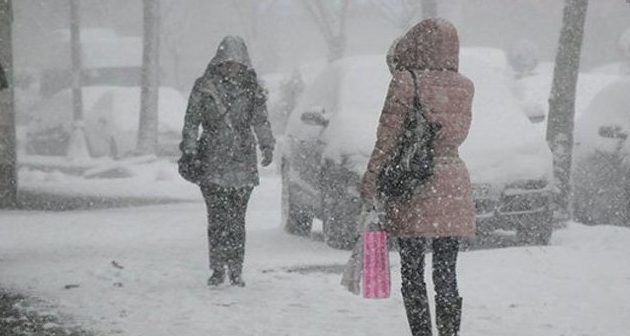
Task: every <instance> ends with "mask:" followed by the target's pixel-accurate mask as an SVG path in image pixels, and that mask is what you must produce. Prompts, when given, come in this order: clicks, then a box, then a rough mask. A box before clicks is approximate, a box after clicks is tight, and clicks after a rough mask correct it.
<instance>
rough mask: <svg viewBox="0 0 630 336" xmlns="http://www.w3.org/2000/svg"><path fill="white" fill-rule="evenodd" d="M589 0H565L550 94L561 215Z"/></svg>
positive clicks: (550, 138)
mask: <svg viewBox="0 0 630 336" xmlns="http://www.w3.org/2000/svg"><path fill="white" fill-rule="evenodd" d="M587 7H588V0H565V7H564V17H563V19H562V30H561V31H560V41H559V45H558V53H557V54H556V61H555V67H554V73H553V84H552V87H551V95H550V97H549V118H548V123H547V142H548V144H549V147H550V148H551V151H552V153H553V168H554V177H555V180H556V185H557V187H558V190H559V194H558V195H557V197H556V202H555V203H556V205H557V207H558V210H559V211H560V212H561V213H560V215H562V216H563V217H568V216H569V215H570V202H569V198H570V194H571V190H570V183H569V182H570V175H571V153H572V150H573V119H574V115H575V90H576V87H577V80H578V72H579V69H580V50H581V47H582V37H583V35H584V24H585V21H586V11H587Z"/></svg>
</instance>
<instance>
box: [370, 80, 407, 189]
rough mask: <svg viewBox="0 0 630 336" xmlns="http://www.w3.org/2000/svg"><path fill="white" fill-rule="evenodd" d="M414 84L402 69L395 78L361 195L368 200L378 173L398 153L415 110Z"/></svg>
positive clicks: (386, 101) (374, 187)
mask: <svg viewBox="0 0 630 336" xmlns="http://www.w3.org/2000/svg"><path fill="white" fill-rule="evenodd" d="M413 94H414V85H413V78H412V77H411V73H409V72H406V71H405V72H398V73H396V74H395V75H394V78H392V81H391V82H390V85H389V90H388V92H387V97H386V99H385V104H384V106H383V110H382V112H381V117H380V119H379V125H378V130H377V133H376V144H375V145H374V149H373V150H372V155H371V156H370V160H369V162H368V166H367V171H366V172H365V174H364V175H363V181H362V188H361V195H362V196H363V197H364V198H365V199H373V198H374V197H375V196H376V183H377V180H378V176H379V175H380V173H381V171H382V170H383V168H384V167H385V164H386V163H387V161H388V160H389V158H390V157H391V156H392V155H393V154H394V151H395V150H396V149H397V147H398V146H399V143H400V138H401V135H402V134H403V132H404V128H405V120H406V118H407V114H408V113H410V111H412V109H413Z"/></svg>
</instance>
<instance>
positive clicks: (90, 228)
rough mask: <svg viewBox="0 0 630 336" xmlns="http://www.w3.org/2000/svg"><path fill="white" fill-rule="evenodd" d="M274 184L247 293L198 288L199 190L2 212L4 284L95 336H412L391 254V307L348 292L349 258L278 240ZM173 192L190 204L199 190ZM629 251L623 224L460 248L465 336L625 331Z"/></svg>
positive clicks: (252, 227) (257, 201) (264, 205)
mask: <svg viewBox="0 0 630 336" xmlns="http://www.w3.org/2000/svg"><path fill="white" fill-rule="evenodd" d="M280 187H281V186H280V179H279V178H278V177H277V176H275V175H267V176H264V177H263V179H262V185H261V186H260V187H259V188H258V189H256V190H255V192H254V194H253V196H252V200H251V203H250V210H249V212H248V214H247V221H248V224H247V228H248V233H247V234H248V236H247V255H246V265H245V272H244V278H245V280H246V282H247V287H246V288H232V287H229V286H225V287H221V288H218V289H209V288H208V287H207V286H206V284H205V281H206V278H207V277H208V275H209V271H208V269H207V255H206V253H207V252H206V251H207V242H206V236H205V234H206V233H205V208H204V205H203V203H202V202H201V198H200V196H199V198H198V199H197V201H195V202H189V203H180V204H168V205H157V206H147V207H135V208H118V209H108V210H95V211H76V212H63V213H61V212H57V213H44V212H25V211H15V212H7V211H4V212H0V284H2V285H3V286H8V287H9V288H11V289H14V290H17V291H20V292H24V293H28V294H31V295H34V296H36V297H40V298H43V299H45V300H47V301H48V303H49V304H51V305H53V306H54V308H55V309H57V310H59V311H61V312H62V313H64V314H69V315H71V316H73V317H74V320H75V321H76V322H79V323H81V324H82V325H84V326H85V327H87V328H89V329H93V330H95V331H97V332H98V333H100V334H102V335H125V336H138V335H151V336H162V335H164V336H170V335H181V336H187V335H191V336H193V335H195V336H196V335H230V336H241V335H265V336H267V335H273V336H275V335H301V336H311V335H313V336H315V335H317V336H321V335H327V336H328V335H343V336H353V335H357V336H359V335H361V336H363V335H409V331H408V328H407V325H406V319H405V315H404V310H403V305H402V299H401V295H400V292H399V290H398V288H399V287H400V280H399V279H400V276H399V270H398V267H399V263H398V256H397V254H396V253H392V254H391V260H392V278H393V285H392V287H393V290H392V293H393V295H392V298H391V299H388V300H374V301H370V300H364V299H362V298H361V297H357V296H353V295H352V294H350V293H348V292H346V291H344V290H343V288H342V287H341V286H340V285H339V280H340V274H339V270H340V265H343V264H344V263H345V262H346V260H347V258H348V252H347V251H336V250H332V249H330V248H328V247H326V246H325V244H323V243H321V242H315V241H311V240H308V239H303V238H297V237H293V236H289V235H287V234H285V233H284V232H283V231H282V229H281V228H280V227H279V223H280ZM33 188H34V185H33ZM110 188H111V185H110ZM148 188H154V189H155V188H157V186H155V185H153V186H149V187H148ZM163 188H166V185H164V186H163ZM181 188H182V190H183V189H185V190H187V191H186V192H185V193H184V194H185V195H186V196H185V197H184V198H186V199H191V200H194V199H195V197H194V195H195V192H196V191H194V190H190V188H188V186H182V187H181ZM163 192H164V194H168V193H169V190H168V189H167V190H163ZM177 192H179V191H177V188H174V189H172V190H171V191H170V193H171V195H172V194H173V193H177ZM628 255H630V230H628V229H626V228H618V227H610V226H597V227H587V226H583V225H580V224H576V223H569V224H568V225H567V227H566V228H564V229H561V230H558V231H556V232H555V235H554V237H553V239H552V245H551V246H548V247H514V248H506V249H495V250H478V251H467V252H463V253H462V254H461V255H460V261H459V273H460V274H459V275H460V287H461V288H460V290H461V293H462V296H463V297H464V316H463V326H462V335H468V336H489V335H497V336H505V335H513V336H517V335H522V336H531V335H536V336H560V335H567V336H569V335H571V336H573V335H580V336H587V335H588V336H601V335H616V336H621V335H628V334H630V321H629V320H628V316H630V264H629V263H628V262H627V258H628ZM427 260H430V259H427ZM427 280H428V282H429V283H430V282H431V281H430V277H427ZM48 308H49V307H48Z"/></svg>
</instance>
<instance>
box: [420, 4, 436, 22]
mask: <svg viewBox="0 0 630 336" xmlns="http://www.w3.org/2000/svg"><path fill="white" fill-rule="evenodd" d="M437 15H438V8H437V0H422V18H423V19H428V18H432V17H437Z"/></svg>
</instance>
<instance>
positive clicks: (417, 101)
mask: <svg viewBox="0 0 630 336" xmlns="http://www.w3.org/2000/svg"><path fill="white" fill-rule="evenodd" d="M409 72H410V73H411V77H412V78H413V88H414V90H413V105H414V107H415V108H417V109H419V110H420V113H422V114H424V109H423V108H422V104H421V103H420V90H419V87H418V77H417V76H416V73H415V72H413V70H409Z"/></svg>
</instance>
